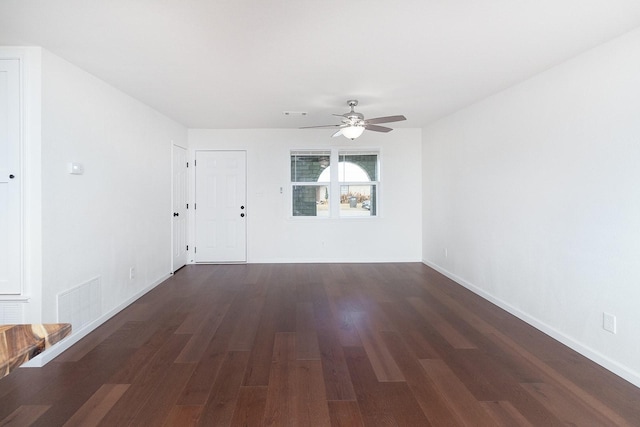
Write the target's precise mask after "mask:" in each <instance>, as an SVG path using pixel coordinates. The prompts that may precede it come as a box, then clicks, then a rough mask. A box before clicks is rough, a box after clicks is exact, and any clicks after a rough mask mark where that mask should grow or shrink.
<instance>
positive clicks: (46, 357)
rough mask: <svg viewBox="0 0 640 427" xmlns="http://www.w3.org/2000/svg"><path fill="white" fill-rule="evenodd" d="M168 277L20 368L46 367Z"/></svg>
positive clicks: (168, 275)
mask: <svg viewBox="0 0 640 427" xmlns="http://www.w3.org/2000/svg"><path fill="white" fill-rule="evenodd" d="M169 277H171V275H170V274H166V275H164V276H162V277H161V278H159V279H158V280H156V281H155V282H153V283H152V284H150V285H149V286H147V287H146V288H144V289H142V290H140V291H139V292H137V293H135V294H134V295H132V296H131V297H130V298H128V299H126V300H125V301H123V302H122V303H121V304H119V305H118V306H116V307H114V308H113V309H112V310H110V311H109V312H107V313H105V314H103V315H102V316H100V317H99V318H97V319H96V320H94V321H93V322H91V323H89V324H87V325H86V326H84V327H83V328H81V329H80V330H78V331H73V332H72V334H71V335H69V336H68V337H66V338H65V339H63V340H62V341H60V342H59V343H57V344H55V345H54V346H52V347H51V348H49V349H47V350H46V351H44V352H42V353H40V354H39V355H37V356H36V357H34V358H33V359H31V360H29V361H28V362H26V363H23V364H22V365H21V366H20V367H21V368H41V367H43V366H44V365H46V364H47V363H49V362H51V361H52V360H53V359H55V358H56V357H58V356H59V355H60V354H62V352H64V351H65V350H67V349H68V348H69V347H71V346H72V345H74V344H75V343H77V342H78V341H80V340H81V339H82V338H84V337H85V336H87V335H88V334H89V333H90V332H93V331H94V330H95V329H96V328H98V326H100V325H102V324H103V323H104V322H106V321H107V320H109V319H111V318H112V317H113V316H115V315H116V314H118V313H119V312H121V311H122V310H124V309H125V308H127V307H128V306H129V305H131V304H133V303H134V302H135V301H136V300H138V299H139V298H140V297H142V296H143V295H144V294H146V293H147V292H149V291H151V290H152V289H153V288H155V287H156V286H158V285H159V284H161V283H162V282H164V281H165V280H167V279H168V278H169Z"/></svg>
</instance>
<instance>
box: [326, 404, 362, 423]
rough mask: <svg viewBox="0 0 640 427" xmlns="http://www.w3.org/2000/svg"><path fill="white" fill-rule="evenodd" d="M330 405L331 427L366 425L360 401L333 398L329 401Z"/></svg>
mask: <svg viewBox="0 0 640 427" xmlns="http://www.w3.org/2000/svg"><path fill="white" fill-rule="evenodd" d="M328 406H329V418H330V419H331V427H364V421H362V415H361V414H360V406H359V405H358V402H356V401H350V400H332V401H329V402H328Z"/></svg>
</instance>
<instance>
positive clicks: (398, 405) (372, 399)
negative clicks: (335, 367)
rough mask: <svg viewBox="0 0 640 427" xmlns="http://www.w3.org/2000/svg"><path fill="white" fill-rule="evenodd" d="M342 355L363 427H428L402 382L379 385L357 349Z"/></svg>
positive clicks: (353, 348)
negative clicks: (395, 426) (345, 362)
mask: <svg viewBox="0 0 640 427" xmlns="http://www.w3.org/2000/svg"><path fill="white" fill-rule="evenodd" d="M345 355H346V359H347V364H348V366H349V374H350V376H351V380H352V381H353V387H354V389H355V392H356V396H357V400H358V404H359V405H360V410H361V413H362V418H363V421H364V424H365V425H398V426H405V425H415V426H430V425H431V423H430V422H429V420H428V419H427V418H426V416H425V415H424V413H423V411H422V409H421V408H420V405H419V404H418V402H417V401H416V399H415V397H414V395H413V393H412V392H411V390H410V389H409V387H408V385H407V384H406V383H404V382H379V381H378V379H377V377H376V374H375V372H374V370H373V367H372V366H371V363H370V362H369V359H368V357H367V353H366V352H365V351H364V349H363V348H361V347H347V348H345Z"/></svg>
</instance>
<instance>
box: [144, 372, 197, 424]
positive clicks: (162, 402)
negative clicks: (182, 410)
mask: <svg viewBox="0 0 640 427" xmlns="http://www.w3.org/2000/svg"><path fill="white" fill-rule="evenodd" d="M166 369H167V373H166V375H165V376H164V378H163V380H162V382H160V383H158V384H157V385H156V386H155V388H154V389H153V390H152V391H151V396H152V398H150V399H147V401H146V402H145V403H144V405H142V407H141V408H140V410H139V411H138V413H137V414H136V417H135V418H134V419H133V423H132V424H133V425H143V424H147V425H162V424H163V422H164V420H165V419H166V418H167V417H168V414H169V412H170V411H171V408H172V407H173V406H174V405H175V403H176V401H177V400H178V396H179V394H180V391H181V390H182V389H183V388H184V386H185V384H186V383H187V381H188V380H189V377H190V376H191V374H192V373H193V371H194V369H195V364H192V363H173V364H172V365H170V366H168V367H167V368H166Z"/></svg>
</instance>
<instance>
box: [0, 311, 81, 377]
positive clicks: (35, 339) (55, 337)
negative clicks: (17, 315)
mask: <svg viewBox="0 0 640 427" xmlns="http://www.w3.org/2000/svg"><path fill="white" fill-rule="evenodd" d="M70 333H71V324H69V323H50V324H34V325H0V378H1V377H4V376H5V375H8V374H9V372H11V371H13V370H14V369H15V368H17V367H18V366H20V365H22V364H23V363H25V362H26V361H28V360H31V359H32V358H34V357H35V356H37V355H38V354H40V353H42V352H43V351H44V350H46V349H47V348H49V347H51V346H52V345H54V344H55V343H57V342H58V341H60V340H62V339H63V338H64V337H66V336H67V335H69V334H70Z"/></svg>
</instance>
